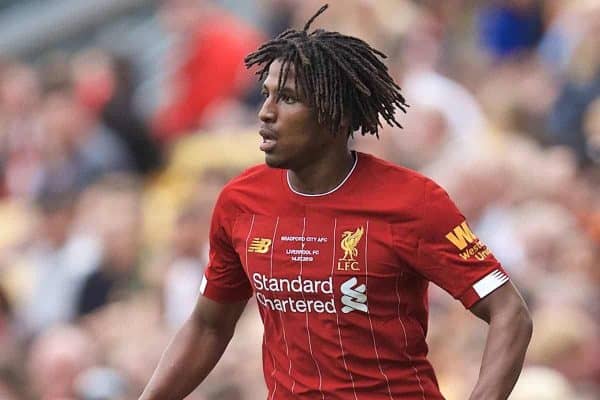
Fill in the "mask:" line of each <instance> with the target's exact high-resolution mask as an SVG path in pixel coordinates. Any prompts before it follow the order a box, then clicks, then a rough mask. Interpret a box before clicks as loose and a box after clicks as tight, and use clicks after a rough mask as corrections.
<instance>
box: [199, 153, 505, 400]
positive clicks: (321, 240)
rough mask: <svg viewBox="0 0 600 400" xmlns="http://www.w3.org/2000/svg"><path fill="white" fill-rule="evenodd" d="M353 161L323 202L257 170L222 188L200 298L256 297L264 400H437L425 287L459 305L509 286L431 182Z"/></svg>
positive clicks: (370, 161)
mask: <svg viewBox="0 0 600 400" xmlns="http://www.w3.org/2000/svg"><path fill="white" fill-rule="evenodd" d="M355 154H356V157H355V160H356V161H355V165H354V167H353V169H352V171H351V172H350V173H349V175H348V177H347V178H346V179H345V180H344V182H342V183H341V184H340V185H339V186H338V187H337V188H336V189H334V190H332V191H331V192H329V193H325V194H322V195H304V194H301V193H297V192H295V191H294V190H293V189H292V188H291V186H290V185H289V182H288V180H287V171H285V170H281V169H272V168H269V167H267V166H264V165H262V166H257V167H254V168H251V169H249V170H247V171H246V172H245V173H243V174H242V175H241V176H239V177H238V178H236V179H234V180H233V181H232V182H230V183H229V184H228V185H227V186H226V187H225V188H224V190H223V191H222V193H221V195H220V197H219V200H218V201H217V204H216V207H215V210H214V215H213V221H212V225H211V232H210V263H209V265H208V267H207V269H206V273H205V277H204V280H203V283H202V286H201V291H202V293H203V295H204V296H206V297H208V298H210V299H213V300H215V301H218V302H233V301H239V300H243V299H247V298H249V297H251V296H252V294H253V293H254V295H255V296H256V299H257V301H258V303H259V309H260V314H261V317H262V321H263V324H264V341H263V366H264V376H265V380H266V384H267V387H268V390H269V399H277V400H283V399H298V398H302V399H343V400H347V399H355V400H380V399H381V400H385V399H388V400H389V399H403V400H407V399H410V400H412V399H414V400H423V399H427V400H433V399H443V397H442V395H441V394H440V391H439V389H438V384H437V381H436V378H435V374H434V371H433V368H432V366H431V364H430V363H429V362H428V361H427V344H426V342H425V337H426V334H427V319H428V300H427V286H428V284H429V281H431V282H434V283H435V284H437V285H439V286H441V287H442V288H443V289H445V290H446V291H447V292H449V293H450V294H451V295H452V296H454V297H455V298H456V299H458V300H460V301H461V302H462V303H463V304H464V306H465V307H467V308H468V307H471V306H472V305H473V304H475V303H476V302H477V301H478V300H479V299H480V298H482V297H484V296H486V295H487V294H489V293H490V292H492V291H493V290H495V289H496V288H498V287H500V286H501V285H502V284H504V283H505V282H506V281H508V277H507V275H506V274H505V272H504V270H503V269H502V267H501V266H500V264H499V263H498V262H497V261H496V259H495V258H494V257H493V255H492V254H490V252H489V250H488V249H487V248H486V246H485V245H484V244H482V243H481V242H480V241H479V239H478V238H477V237H476V236H475V235H474V234H473V232H472V231H471V230H470V228H469V226H468V225H467V223H466V221H465V218H464V216H463V215H461V213H460V212H459V211H458V210H457V208H456V206H455V205H454V204H453V202H452V201H451V200H450V198H449V197H448V195H447V194H446V192H445V191H444V190H443V189H441V188H440V187H439V186H438V185H437V184H435V183H434V182H433V181H431V180H429V179H427V178H425V177H424V176H422V175H420V174H418V173H416V172H413V171H410V170H408V169H405V168H402V167H398V166H395V165H392V164H389V163H387V162H385V161H382V160H380V159H377V158H375V157H373V156H370V155H367V154H363V153H355Z"/></svg>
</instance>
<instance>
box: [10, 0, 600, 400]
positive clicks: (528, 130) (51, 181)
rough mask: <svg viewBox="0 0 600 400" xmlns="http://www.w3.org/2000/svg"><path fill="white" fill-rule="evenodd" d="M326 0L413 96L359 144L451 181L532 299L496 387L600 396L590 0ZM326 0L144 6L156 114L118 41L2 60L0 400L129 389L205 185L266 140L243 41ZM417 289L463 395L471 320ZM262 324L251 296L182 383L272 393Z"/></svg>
mask: <svg viewBox="0 0 600 400" xmlns="http://www.w3.org/2000/svg"><path fill="white" fill-rule="evenodd" d="M330 3H331V4H330V6H331V7H330V9H329V10H328V11H327V13H325V14H324V15H323V16H322V17H321V18H320V19H319V20H317V22H316V26H317V27H324V28H326V29H330V30H338V31H341V32H343V33H346V34H351V35H355V36H358V37H361V38H363V39H365V40H366V41H368V42H369V43H371V44H373V45H374V47H376V48H379V49H381V50H382V51H383V52H385V53H386V54H387V55H388V56H389V57H388V59H387V61H386V63H387V65H388V66H389V68H390V71H391V73H392V75H393V76H394V77H395V78H396V80H397V81H398V82H399V83H400V86H401V87H402V89H403V93H404V95H405V97H406V98H407V101H408V103H409V104H410V108H409V110H408V113H407V114H406V115H405V116H404V115H403V116H401V117H400V121H401V122H402V124H403V126H404V129H403V130H399V129H392V128H386V129H384V132H382V134H381V139H380V140H377V139H376V138H374V137H355V138H353V139H352V146H354V147H355V148H357V149H359V150H362V151H367V152H371V153H374V154H376V155H378V156H380V157H383V158H385V159H388V160H391V161H393V162H396V163H398V164H401V165H404V166H408V167H410V168H413V169H416V170H419V171H422V172H423V173H424V174H426V175H428V176H430V177H432V178H434V179H435V180H437V181H438V182H439V183H440V184H442V186H444V187H445V188H446V189H447V190H448V192H449V193H450V195H451V196H452V198H453V199H454V200H455V201H456V203H457V205H458V206H459V208H460V209H461V210H462V211H463V213H464V214H465V215H466V216H467V218H468V219H469V221H470V224H471V226H472V228H473V230H474V231H475V232H476V233H477V234H478V236H479V237H480V238H481V239H482V240H483V241H484V242H486V243H487V244H488V246H489V247H490V248H491V249H492V251H493V253H494V254H495V255H496V257H497V258H498V259H499V260H500V261H501V262H502V264H503V265H504V267H505V268H506V269H507V270H508V271H509V272H510V274H511V276H512V278H513V281H514V283H515V284H516V285H517V286H518V287H519V288H520V290H521V291H522V292H523V294H524V296H525V297H526V300H527V302H528V304H529V306H530V310H531V312H532V315H533V319H534V336H533V340H532V344H531V346H530V350H529V353H528V356H527V361H526V366H525V368H524V371H523V373H522V376H521V379H520V382H519V383H518V385H517V388H516V389H515V393H514V394H513V396H512V397H511V399H515V400H533V399H535V400H566V399H569V400H592V399H597V398H600V332H599V329H600V324H599V322H600V298H599V297H600V290H599V289H600V41H599V40H598V37H599V36H600V2H598V1H596V0H493V1H477V0H448V1H435V0H420V1H418V0H378V1H373V0H345V1H344V2H343V6H342V2H341V1H331V2H330ZM321 5H322V0H319V1H317V0H302V1H301V0H253V1H226V2H216V1H208V0H203V1H200V0H164V1H161V2H159V3H158V4H157V6H156V11H155V15H154V16H153V17H152V18H156V19H157V20H158V21H159V22H160V26H161V29H162V31H161V32H162V34H163V35H164V37H165V38H168V41H167V43H169V47H168V51H167V52H166V53H165V54H164V59H162V60H156V62H157V63H160V65H163V68H164V69H165V70H164V74H163V75H164V81H163V82H162V83H161V90H160V98H159V99H157V101H156V104H157V106H156V107H155V108H154V109H153V110H150V112H141V111H140V107H139V106H138V105H137V104H136V90H137V89H138V88H139V87H140V82H139V77H138V76H137V74H136V69H135V67H134V65H133V64H132V62H131V60H129V59H127V58H126V57H123V56H122V55H120V54H116V53H114V52H111V51H109V50H107V49H104V48H99V47H97V46H96V45H95V43H88V45H87V46H86V47H84V48H81V49H78V50H76V51H73V52H49V53H48V54H46V55H44V56H43V57H40V58H39V59H38V60H36V61H23V60H19V59H16V58H10V57H5V58H1V57H0V196H1V197H0V220H1V221H2V224H1V225H0V399H3V400H4V399H7V400H29V399H43V400H58V399H61V400H62V399H81V400H92V399H94V400H102V399H121V400H127V399H135V398H136V396H137V395H139V394H140V393H141V390H142V388H143V386H144V384H145V383H146V382H147V380H148V379H149V377H150V375H151V373H152V371H153V369H154V367H155V365H156V363H157V361H158V359H159V357H160V355H161V353H162V351H163V349H164V348H165V346H166V344H167V343H168V341H169V338H170V337H171V336H172V334H173V333H174V331H175V330H176V329H177V327H178V326H180V324H181V323H182V321H183V320H184V319H185V318H186V317H187V316H188V315H189V312H190V310H191V309H192V307H193V305H194V303H195V300H196V298H197V295H198V287H199V284H200V280H201V277H202V274H203V268H204V266H205V264H206V254H207V231H208V223H209V220H210V214H211V211H212V206H213V201H214V200H215V198H216V196H217V194H218V192H219V190H220V188H221V187H222V186H223V185H224V184H225V183H226V182H227V181H228V180H229V179H231V178H232V177H233V176H235V175H236V174H237V173H239V172H241V171H242V170H243V169H244V168H245V167H247V166H249V165H251V164H253V163H258V162H261V159H262V158H261V154H260V152H259V151H258V136H257V134H256V127H257V123H258V121H257V117H256V111H257V106H258V104H259V101H260V96H259V95H258V90H257V88H258V84H257V83H256V82H255V80H254V77H253V76H252V74H251V73H250V72H247V71H245V69H244V67H243V63H242V60H243V57H244V56H245V55H246V54H247V53H249V52H250V51H252V50H254V49H255V48H256V47H257V46H258V45H259V44H260V43H261V42H262V41H263V40H266V39H268V38H271V37H273V36H274V35H276V34H278V33H280V32H281V31H283V30H284V29H285V28H287V27H288V26H294V27H300V26H302V25H303V21H306V19H307V18H308V17H309V16H310V15H311V14H312V13H314V12H315V11H316V10H317V9H318V8H319V7H320V6H321ZM238 8H245V9H250V8H251V9H253V10H254V11H255V13H254V14H253V17H252V18H246V19H243V18H241V17H240V16H239V14H240V12H239V9H238ZM257 10H259V11H258V12H256V11H257ZM236 11H237V12H236ZM138 97H139V96H138ZM430 297H431V318H430V319H431V329H430V332H429V335H428V339H429V343H430V353H431V360H432V362H433V364H434V367H435V368H436V370H437V373H438V377H439V380H440V385H441V386H442V391H443V393H445V395H446V397H447V398H448V400H459V399H465V398H467V397H468V393H469V389H470V388H471V387H472V386H473V384H474V383H475V381H476V379H477V374H478V367H479V363H480V358H481V354H482V349H483V345H484V341H485V333H486V329H485V324H484V323H483V322H481V321H479V320H477V319H476V318H475V317H473V316H472V315H471V314H470V313H469V312H467V311H465V310H464V309H463V308H462V306H461V305H460V304H459V303H457V302H456V301H454V300H453V299H451V298H450V296H448V295H447V294H446V293H444V292H442V291H441V290H439V289H437V288H432V289H431V295H430ZM261 335H262V326H261V323H260V320H259V317H258V314H257V312H256V305H255V304H254V303H253V302H251V303H250V304H249V306H248V310H247V311H246V312H245V314H244V315H243V316H242V319H241V321H240V323H239V325H238V328H237V333H236V336H235V337H234V340H233V341H232V343H231V345H230V347H229V348H228V350H227V352H226V354H225V355H224V357H223V359H222V361H221V363H220V364H219V366H218V367H217V368H216V370H215V371H214V373H213V374H212V375H211V376H210V377H209V378H208V380H207V381H206V383H205V384H203V385H202V386H201V387H200V388H199V389H198V390H197V391H196V392H195V393H194V394H192V395H191V396H190V398H191V399H197V400H217V399H223V400H250V399H252V400H253V399H259V398H265V395H266V391H265V388H264V383H263V380H262V369H261V365H262V363H261V356H260V351H261V340H262V336H261Z"/></svg>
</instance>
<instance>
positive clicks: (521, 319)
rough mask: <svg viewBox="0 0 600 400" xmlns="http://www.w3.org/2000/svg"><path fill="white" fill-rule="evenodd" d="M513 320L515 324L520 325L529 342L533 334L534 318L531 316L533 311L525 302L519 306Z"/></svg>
mask: <svg viewBox="0 0 600 400" xmlns="http://www.w3.org/2000/svg"><path fill="white" fill-rule="evenodd" d="M512 320H513V323H514V324H516V325H517V326H519V328H520V331H521V332H522V335H523V337H526V338H527V342H528V343H529V341H530V340H531V336H532V335H533V318H531V313H530V312H529V309H528V308H527V306H526V305H525V303H521V305H520V306H519V307H518V308H517V310H516V311H515V313H514V315H513V317H512Z"/></svg>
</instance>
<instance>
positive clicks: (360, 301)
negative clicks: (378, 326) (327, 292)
mask: <svg viewBox="0 0 600 400" xmlns="http://www.w3.org/2000/svg"><path fill="white" fill-rule="evenodd" d="M357 283H358V280H357V279H356V278H350V279H348V280H347V281H346V282H344V283H342V286H341V290H342V293H343V294H344V295H343V296H342V304H343V305H344V307H342V312H343V313H344V314H348V313H349V312H352V311H362V312H368V311H369V309H368V308H367V304H366V303H367V295H366V291H367V287H366V286H365V285H364V284H362V285H358V286H356V284H357Z"/></svg>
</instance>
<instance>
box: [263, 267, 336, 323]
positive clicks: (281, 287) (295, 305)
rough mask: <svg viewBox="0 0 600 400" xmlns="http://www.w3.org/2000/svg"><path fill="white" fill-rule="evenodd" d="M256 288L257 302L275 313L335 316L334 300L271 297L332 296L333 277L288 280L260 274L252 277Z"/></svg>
mask: <svg viewBox="0 0 600 400" xmlns="http://www.w3.org/2000/svg"><path fill="white" fill-rule="evenodd" d="M252 280H253V282H254V288H255V290H256V300H257V301H258V302H259V304H261V305H262V306H263V307H267V308H270V309H271V310H274V311H282V312H301V313H304V312H316V313H328V314H335V312H336V311H335V302H334V300H333V298H332V299H331V300H328V301H323V300H313V299H295V298H292V297H289V296H288V297H287V298H285V297H284V298H281V297H279V296H278V297H277V298H275V297H274V296H272V295H271V293H273V294H275V293H281V294H284V295H285V294H286V293H303V294H318V293H323V294H332V293H333V282H332V279H331V277H329V278H328V279H325V280H310V279H304V278H302V277H301V276H299V275H298V276H296V277H295V278H293V279H288V278H269V277H267V276H265V275H263V274H260V273H258V272H256V273H254V274H253V275H252Z"/></svg>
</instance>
